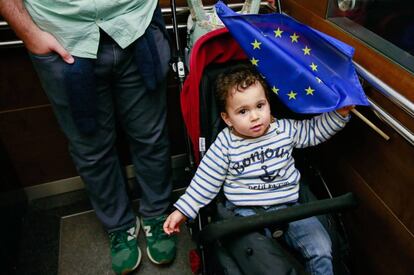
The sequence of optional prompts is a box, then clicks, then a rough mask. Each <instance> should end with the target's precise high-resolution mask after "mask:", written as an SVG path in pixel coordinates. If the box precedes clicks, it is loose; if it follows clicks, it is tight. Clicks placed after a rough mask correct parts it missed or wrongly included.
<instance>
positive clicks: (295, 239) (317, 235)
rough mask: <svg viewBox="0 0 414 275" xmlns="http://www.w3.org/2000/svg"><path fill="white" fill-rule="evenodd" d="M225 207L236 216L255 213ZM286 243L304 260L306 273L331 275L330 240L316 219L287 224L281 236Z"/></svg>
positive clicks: (266, 208) (241, 208)
mask: <svg viewBox="0 0 414 275" xmlns="http://www.w3.org/2000/svg"><path fill="white" fill-rule="evenodd" d="M226 207H227V208H228V209H230V210H231V211H233V212H234V214H236V215H238V216H243V217H245V216H251V215H255V214H256V212H255V211H254V209H253V208H249V207H237V206H235V205H233V204H231V203H230V202H227V203H226ZM286 207H289V206H287V205H276V206H270V207H264V209H265V210H266V211H276V210H279V209H283V208H286ZM283 238H284V240H285V241H286V243H287V244H288V245H289V246H290V247H292V248H293V249H295V250H296V251H298V252H299V253H301V255H302V256H303V257H304V259H305V260H306V271H307V272H308V273H310V274H321V275H322V274H323V275H329V274H333V266H332V249H331V246H332V244H331V239H330V237H329V234H328V232H326V230H325V228H324V227H323V225H322V224H321V223H320V221H319V220H318V219H317V218H316V217H310V218H306V219H303V220H298V221H294V222H291V223H289V225H288V227H287V230H286V231H285V232H284V234H283Z"/></svg>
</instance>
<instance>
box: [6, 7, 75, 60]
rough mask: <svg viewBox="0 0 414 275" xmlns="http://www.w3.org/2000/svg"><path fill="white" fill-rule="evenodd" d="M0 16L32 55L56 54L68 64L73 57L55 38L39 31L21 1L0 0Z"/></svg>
mask: <svg viewBox="0 0 414 275" xmlns="http://www.w3.org/2000/svg"><path fill="white" fill-rule="evenodd" d="M0 14H1V16H3V18H4V19H5V20H6V21H7V22H8V23H9V26H10V27H11V28H12V29H13V30H14V32H15V33H16V35H17V36H18V37H19V38H20V39H21V40H23V42H24V45H25V46H26V48H27V49H28V50H29V51H30V52H32V53H34V54H48V53H51V52H56V53H57V54H58V55H60V57H62V59H63V60H64V61H65V62H66V63H69V64H72V63H73V62H74V59H73V57H72V56H71V55H70V54H69V53H68V52H67V51H66V50H65V49H64V48H63V47H62V45H60V43H59V42H58V41H57V40H56V38H55V37H54V36H53V35H51V34H50V33H48V32H45V31H43V30H41V29H40V28H39V27H38V26H37V25H36V24H35V23H34V22H33V20H32V18H31V17H30V15H29V13H28V12H27V10H26V8H25V6H24V4H23V0H0Z"/></svg>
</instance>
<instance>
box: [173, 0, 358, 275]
mask: <svg viewBox="0 0 414 275" xmlns="http://www.w3.org/2000/svg"><path fill="white" fill-rule="evenodd" d="M277 5H278V10H279V11H280V10H281V9H280V1H277ZM171 9H172V19H173V28H174V33H175V42H176V50H177V57H176V60H175V62H174V63H173V69H174V71H175V72H176V73H177V77H178V79H179V80H180V86H179V87H180V90H181V89H182V84H183V82H184V79H185V69H184V63H183V59H184V58H183V55H182V49H181V45H180V42H179V36H178V27H177V22H176V12H175V10H176V6H175V0H171ZM213 67H214V66H213ZM216 67H217V66H216ZM221 67H222V65H221ZM223 70H224V68H222V69H219V70H218V71H223ZM206 71H208V70H207V69H206ZM210 72H212V73H211V74H210V78H208V77H207V78H206V80H205V81H203V80H202V83H200V87H203V85H204V86H207V87H203V88H200V128H201V129H200V130H201V135H200V137H202V138H204V140H205V141H206V143H207V145H208V146H209V145H210V144H211V143H212V141H213V140H214V138H215V136H216V135H217V134H218V132H219V131H220V130H221V129H220V127H222V122H221V118H220V116H219V115H218V109H217V105H216V101H215V99H214V96H212V92H211V90H212V87H211V86H212V85H211V83H213V82H214V79H215V77H216V76H217V75H218V72H217V69H216V68H212V69H211V70H210ZM204 74H205V73H204ZM204 74H203V75H204ZM207 74H208V73H207ZM212 78H213V79H212ZM203 79H204V76H203ZM203 83H204V84H203ZM211 129H213V130H211ZM186 137H187V147H188V154H189V156H190V158H189V160H190V165H192V168H194V165H193V164H194V161H193V158H192V157H191V151H192V149H191V145H190V140H189V138H188V136H186ZM205 147H206V148H208V147H207V146H205ZM302 150H303V149H302ZM204 153H205V151H204V152H202V151H200V155H201V157H202V156H203V154H204ZM311 170H312V172H311V173H313V175H314V176H316V177H317V178H319V181H320V182H321V183H322V185H323V186H324V188H325V189H326V192H327V194H328V196H329V198H328V199H323V200H314V199H312V200H311V201H310V202H306V203H303V204H301V205H298V206H291V207H288V208H286V209H281V210H278V211H275V212H265V213H259V214H257V215H254V216H249V217H237V218H228V219H221V220H219V221H216V222H214V223H211V219H212V217H214V216H217V215H215V214H214V213H213V211H214V210H211V207H209V206H208V207H207V209H202V211H201V212H200V214H199V216H198V218H197V219H196V221H194V222H192V223H190V224H188V225H189V226H190V227H191V228H192V232H193V237H194V239H195V240H196V242H197V245H198V251H199V254H200V258H201V263H202V267H201V271H200V272H201V274H203V275H206V274H251V273H248V272H247V273H246V271H245V270H244V271H242V270H238V271H236V269H237V267H234V266H237V263H235V262H234V259H231V256H229V255H228V253H227V254H226V251H225V250H223V248H222V246H221V245H220V242H221V241H222V240H225V239H228V238H229V236H231V235H242V234H245V233H249V232H254V231H257V230H261V229H263V228H267V227H271V228H274V227H275V226H276V227H278V226H282V227H283V225H286V224H287V223H289V222H292V221H295V220H300V219H303V218H307V217H311V216H318V215H324V214H328V213H336V212H339V211H343V210H346V209H350V208H353V207H356V205H357V202H356V198H355V197H354V195H353V194H351V193H347V194H344V195H342V196H339V197H336V198H333V197H332V195H331V193H330V191H329V189H328V187H327V184H326V183H325V181H324V179H323V178H322V176H321V175H320V173H319V170H318V169H315V168H314V167H313V168H312V169H311ZM306 188H307V187H306ZM306 188H305V187H303V186H301V189H306ZM306 196H307V197H313V195H312V193H310V194H307V195H306ZM208 208H210V209H208ZM322 219H327V218H326V217H325V218H323V217H322ZM331 222H332V221H330V222H329V223H331ZM322 223H323V224H324V225H325V227H326V223H327V222H326V221H325V222H322ZM339 225H340V226H342V223H341V221H340V219H339ZM341 229H343V228H341ZM331 238H332V236H331ZM345 238H346V236H345ZM333 242H334V240H333ZM334 249H335V248H334ZM246 253H253V251H250V252H249V251H246ZM334 254H335V252H334ZM213 255H214V257H213ZM220 257H221V258H220ZM334 257H335V255H334ZM229 259H230V262H231V261H232V260H233V263H230V262H229V261H228V260H229ZM282 260H283V261H284V259H282ZM223 262H225V263H227V264H229V265H233V267H231V268H230V269H227V273H224V272H223V273H222V272H220V271H217V270H218V269H217V268H216V264H217V263H219V264H220V263H221V264H223ZM211 265H212V266H211ZM334 265H335V260H334ZM232 268H235V269H232ZM229 270H231V271H229ZM289 270H290V269H289ZM229 272H230V273H229ZM337 273H338V274H349V270H346V268H345V269H343V270H342V271H340V272H337ZM253 274H257V273H253ZM289 274H290V273H289Z"/></svg>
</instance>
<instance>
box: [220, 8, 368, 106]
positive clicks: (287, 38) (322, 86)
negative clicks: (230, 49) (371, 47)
mask: <svg viewBox="0 0 414 275" xmlns="http://www.w3.org/2000/svg"><path fill="white" fill-rule="evenodd" d="M215 7H216V11H217V14H218V15H219V17H220V19H221V20H222V21H223V23H224V25H225V26H226V27H227V28H228V30H229V31H230V33H231V35H232V36H233V37H234V38H235V39H236V40H237V42H238V43H239V44H240V46H241V48H242V49H243V51H244V52H245V53H246V54H247V56H248V57H249V59H250V62H251V63H252V64H253V65H254V66H256V68H257V69H258V71H259V72H260V73H261V74H262V75H263V77H264V79H265V80H266V82H267V83H268V85H269V87H270V89H271V90H272V91H273V92H274V93H275V94H276V95H277V96H278V97H279V98H280V100H281V101H282V102H283V103H284V104H286V105H287V107H289V108H290V109H291V110H292V111H294V112H298V113H322V112H329V111H332V110H336V109H338V108H341V107H344V106H348V105H369V103H368V100H367V98H366V96H365V94H364V91H363V89H362V87H361V84H360V83H359V79H358V76H357V74H356V72H355V68H354V66H353V64H352V56H353V54H354V49H353V48H352V47H350V46H349V45H347V44H344V43H343V42H341V41H339V40H336V39H334V38H332V37H330V36H328V35H326V34H323V33H321V32H318V31H316V30H314V29H312V28H310V27H308V26H306V25H303V24H301V23H299V22H297V21H295V20H293V19H292V18H290V17H288V16H286V15H283V14H276V13H273V14H260V15H257V14H248V15H240V14H237V13H235V12H233V11H232V10H231V9H230V8H228V7H227V6H226V5H225V4H223V3H222V2H221V1H219V2H218V3H217V4H216V6H215Z"/></svg>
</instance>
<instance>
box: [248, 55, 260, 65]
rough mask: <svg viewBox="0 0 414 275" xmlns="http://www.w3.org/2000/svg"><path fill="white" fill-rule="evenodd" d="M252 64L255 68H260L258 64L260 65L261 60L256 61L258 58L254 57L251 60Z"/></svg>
mask: <svg viewBox="0 0 414 275" xmlns="http://www.w3.org/2000/svg"><path fill="white" fill-rule="evenodd" d="M250 62H252V65H254V66H258V64H259V59H256V58H254V57H252V59H250Z"/></svg>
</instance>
